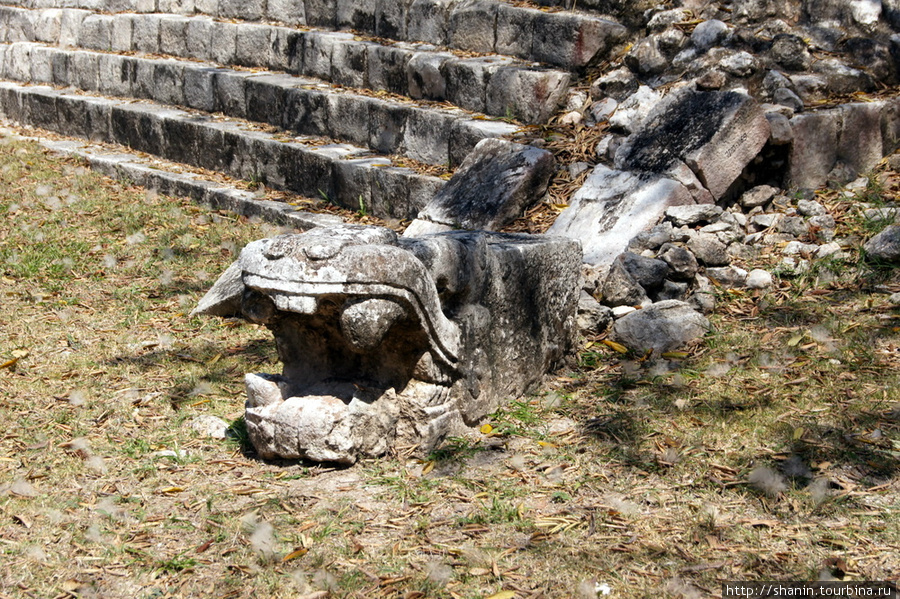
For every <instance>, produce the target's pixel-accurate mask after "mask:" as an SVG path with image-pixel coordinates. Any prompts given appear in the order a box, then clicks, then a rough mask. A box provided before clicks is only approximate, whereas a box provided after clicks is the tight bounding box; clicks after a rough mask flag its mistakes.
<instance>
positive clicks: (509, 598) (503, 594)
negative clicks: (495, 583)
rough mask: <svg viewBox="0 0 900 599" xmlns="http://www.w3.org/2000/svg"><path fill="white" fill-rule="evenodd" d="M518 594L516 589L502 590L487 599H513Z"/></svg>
mask: <svg viewBox="0 0 900 599" xmlns="http://www.w3.org/2000/svg"><path fill="white" fill-rule="evenodd" d="M515 596H516V592H515V591H500V592H499V593H494V594H493V595H491V596H490V597H487V598H486V599H513V597H515Z"/></svg>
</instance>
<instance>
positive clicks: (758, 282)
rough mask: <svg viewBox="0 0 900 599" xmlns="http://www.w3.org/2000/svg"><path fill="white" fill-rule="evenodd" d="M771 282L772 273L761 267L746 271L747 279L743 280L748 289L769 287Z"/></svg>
mask: <svg viewBox="0 0 900 599" xmlns="http://www.w3.org/2000/svg"><path fill="white" fill-rule="evenodd" d="M772 283H773V281H772V275H771V274H769V273H768V272H767V271H765V270H762V269H761V268H755V269H753V270H751V271H750V272H749V273H747V280H746V281H744V285H745V286H746V287H747V288H748V289H769V288H770V287H772Z"/></svg>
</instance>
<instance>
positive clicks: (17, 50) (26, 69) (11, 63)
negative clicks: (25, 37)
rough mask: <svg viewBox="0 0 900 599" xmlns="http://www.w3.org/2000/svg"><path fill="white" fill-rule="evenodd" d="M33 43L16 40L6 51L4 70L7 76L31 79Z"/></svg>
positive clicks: (17, 78) (22, 79) (16, 79)
mask: <svg viewBox="0 0 900 599" xmlns="http://www.w3.org/2000/svg"><path fill="white" fill-rule="evenodd" d="M31 48H32V46H31V44H26V43H25V42H16V43H14V44H12V45H11V46H10V47H9V49H8V50H7V52H6V63H5V65H4V71H5V74H6V77H8V78H9V79H14V80H15V81H28V80H29V79H31Z"/></svg>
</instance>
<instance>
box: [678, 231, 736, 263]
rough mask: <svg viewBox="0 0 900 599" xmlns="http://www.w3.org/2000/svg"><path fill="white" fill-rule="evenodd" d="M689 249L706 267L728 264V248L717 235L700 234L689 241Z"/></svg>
mask: <svg viewBox="0 0 900 599" xmlns="http://www.w3.org/2000/svg"><path fill="white" fill-rule="evenodd" d="M687 247H688V249H689V250H690V251H691V252H693V254H694V256H696V257H697V260H699V261H700V262H702V263H703V264H705V265H706V266H725V265H726V264H728V253H727V252H726V251H725V249H726V246H725V244H724V243H722V242H721V241H719V239H718V237H716V236H715V235H709V234H707V233H698V234H697V235H696V236H695V237H694V238H693V239H691V240H690V241H688V246H687Z"/></svg>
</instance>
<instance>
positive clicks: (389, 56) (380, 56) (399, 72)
mask: <svg viewBox="0 0 900 599" xmlns="http://www.w3.org/2000/svg"><path fill="white" fill-rule="evenodd" d="M412 55H413V50H412V49H411V47H410V46H408V45H406V44H397V45H396V46H372V47H370V48H369V52H368V56H369V87H371V88H372V89H376V90H385V91H389V92H392V93H395V94H400V95H401V96H405V95H407V91H408V90H407V82H406V65H407V64H408V63H409V60H410V59H411V58H412Z"/></svg>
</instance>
